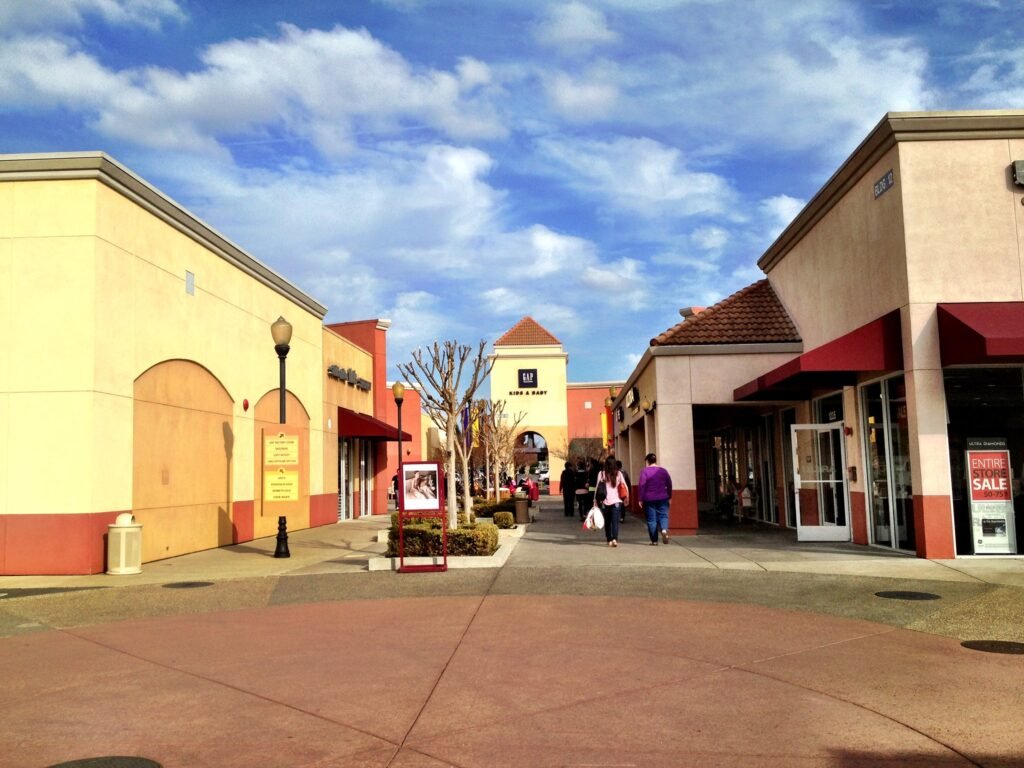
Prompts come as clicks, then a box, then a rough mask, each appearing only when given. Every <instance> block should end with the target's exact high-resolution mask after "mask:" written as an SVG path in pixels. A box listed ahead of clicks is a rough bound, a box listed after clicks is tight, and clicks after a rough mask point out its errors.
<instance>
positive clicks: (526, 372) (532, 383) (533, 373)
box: [519, 368, 537, 389]
mask: <svg viewBox="0 0 1024 768" xmlns="http://www.w3.org/2000/svg"><path fill="white" fill-rule="evenodd" d="M519 388H520V389H536V388H537V369H536V368H520V369H519Z"/></svg>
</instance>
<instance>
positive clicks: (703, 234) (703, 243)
mask: <svg viewBox="0 0 1024 768" xmlns="http://www.w3.org/2000/svg"><path fill="white" fill-rule="evenodd" d="M690 239H691V240H692V241H693V243H694V244H695V245H696V246H697V247H698V248H700V249H701V250H703V251H720V250H722V248H723V246H725V244H726V243H728V242H729V231H728V230H726V229H722V227H699V228H697V229H695V230H694V231H693V232H692V233H691V235H690Z"/></svg>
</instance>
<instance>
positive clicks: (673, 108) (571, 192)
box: [0, 0, 1024, 381]
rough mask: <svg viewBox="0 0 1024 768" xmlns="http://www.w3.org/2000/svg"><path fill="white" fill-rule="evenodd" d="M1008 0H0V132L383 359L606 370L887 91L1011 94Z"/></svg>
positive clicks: (756, 240)
mask: <svg viewBox="0 0 1024 768" xmlns="http://www.w3.org/2000/svg"><path fill="white" fill-rule="evenodd" d="M1021 18H1024V3H1022V2H1021V0H948V1H947V0H932V2H898V1H896V0H893V1H891V2H871V1H870V0H862V1H861V2H840V1H839V0H828V1H823V2H791V1H789V0H779V1H773V0H768V1H766V2H729V1H726V0H723V1H721V2H717V1H715V0H594V1H593V2H582V1H580V2H576V1H572V2H540V1H538V0H460V1H459V2H456V1H454V0H344V1H343V2H342V1H340V0H310V1H307V2H304V1H303V0H294V1H293V2H289V3H282V2H261V1H260V0H247V1H246V2H244V3H242V2H210V1H207V0H203V1H202V2H200V0H0V105H2V108H0V136H2V139H3V144H2V151H3V152H9V153H15V152H56V151H81V150H95V149H99V150H102V151H105V152H107V153H109V154H110V155H112V156H113V157H115V158H116V159H118V160H119V161H121V162H122V163H124V164H126V165H127V166H128V167H129V168H131V169H132V170H133V171H135V172H136V173H138V174H139V175H141V176H142V177H143V178H145V179H146V180H147V181H149V182H150V183H152V184H153V185H155V186H156V187H157V188H159V189H160V190H161V191H163V192H164V193H165V194H167V195H169V196H170V197H172V198H174V199H175V200H177V201H178V202H180V203H182V204H183V205H185V206H186V207H187V208H189V209H190V210H191V211H192V212H193V213H195V214H196V215H198V216H199V217H200V218H202V219H204V220H205V221H206V222H207V223H209V224H210V225H211V226H213V227H214V228H216V229H217V230H219V231H220V232H222V233H223V234H225V235H226V236H228V237H229V238H231V239H232V240H234V241H235V242H236V243H237V244H238V245H240V246H241V247H242V248H244V249H245V250H247V251H248V252H249V253H251V254H252V255H254V256H255V257H256V258H258V259H260V260H262V261H264V262H265V263H267V264H269V265H270V266H272V267H273V268H275V269H276V270H278V271H279V272H281V273H282V274H283V275H285V276H286V277H287V278H289V279H290V280H291V281H292V282H294V283H296V284H297V285H298V286H300V287H301V288H303V289H304V290H306V291H307V292H309V293H310V294H312V295H313V296H314V297H316V298H317V299H318V300H320V301H321V302H322V303H324V304H326V305H327V306H328V307H329V313H328V316H327V321H328V322H335V321H343V320H355V319H362V318H367V317H388V318H391V320H392V322H393V325H392V328H391V331H390V333H389V339H390V342H389V343H390V350H389V353H390V362H391V364H392V371H391V372H390V374H391V375H394V363H396V362H399V361H405V360H408V359H409V352H410V350H412V349H413V348H415V347H417V346H422V345H425V344H429V343H431V342H432V341H433V340H435V339H449V338H455V339H459V340H460V341H463V342H466V343H470V344H475V343H476V342H477V341H478V340H479V339H486V340H488V341H489V342H490V341H493V340H494V339H495V338H497V336H498V335H500V334H501V333H503V332H504V331H505V330H507V329H508V328H509V327H511V326H512V324H513V323H515V322H516V321H517V320H519V318H520V317H522V316H523V315H526V314H530V315H532V316H533V317H534V318H535V319H536V320H537V321H538V322H540V323H541V324H542V325H544V326H545V327H546V328H548V329H549V330H550V331H551V332H552V333H554V334H555V335H556V336H558V337H559V338H560V339H561V340H562V342H563V344H564V345H565V347H566V350H567V351H568V352H569V356H570V363H569V376H570V380H571V381H596V380H609V379H621V378H625V377H626V376H627V375H628V374H629V372H630V371H631V370H632V369H633V367H634V365H635V363H636V361H637V359H638V358H639V356H640V354H642V352H643V350H644V349H645V348H646V345H647V342H648V340H649V339H650V338H651V337H652V336H655V335H657V334H658V333H660V332H662V331H663V330H665V329H666V328H668V327H670V326H672V325H674V324H675V323H676V322H677V321H678V320H679V319H680V318H679V315H678V310H679V308H680V307H685V306H691V305H708V304H711V303H714V302H716V301H718V300H720V299H721V298H724V297H725V296H727V295H729V294H730V293H732V292H734V291H736V290H738V289H739V288H741V287H743V286H744V285H748V284H749V283H751V282H753V281H755V280H757V279H759V278H760V277H761V276H762V275H761V273H760V271H759V270H758V269H757V267H756V261H757V259H758V257H759V256H760V255H761V254H762V253H763V252H764V250H765V249H766V248H767V247H768V245H770V244H771V242H772V240H773V239H774V238H775V237H776V236H777V235H778V233H779V232H780V231H781V230H782V228H783V227H784V226H785V225H786V224H787V223H788V222H789V221H790V220H791V219H792V218H793V216H794V215H795V214H796V213H797V212H798V211H799V210H800V208H801V207H802V206H803V204H804V203H805V202H806V201H807V200H808V199H810V197H811V196H813V194H814V193H815V192H816V191H817V190H818V189H819V188H820V186H821V185H822V184H823V183H824V181H825V180H826V179H827V178H828V177H829V176H830V175H831V174H832V173H833V172H834V171H835V170H836V168H837V167H838V165H839V164H840V163H841V162H842V161H843V160H844V159H845V158H846V157H847V156H848V155H849V153H850V152H851V151H852V150H853V148H854V147H855V146H856V145H857V144H858V143H859V142H860V140H861V139H862V138H863V137H864V136H865V135H866V134H867V133H868V132H869V131H870V130H871V128H872V127H873V126H874V125H875V124H876V123H877V122H878V121H879V120H880V119H881V118H882V116H883V115H884V114H885V113H886V112H888V111H912V110H946V109H1003V108H1020V107H1021V106H1024V43H1022V42H1021V35H1020V29H1021Z"/></svg>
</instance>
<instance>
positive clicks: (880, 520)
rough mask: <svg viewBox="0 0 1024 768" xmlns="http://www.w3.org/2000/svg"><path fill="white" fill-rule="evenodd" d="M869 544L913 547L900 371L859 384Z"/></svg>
mask: <svg viewBox="0 0 1024 768" xmlns="http://www.w3.org/2000/svg"><path fill="white" fill-rule="evenodd" d="M861 401H862V403H863V412H864V436H865V438H866V440H865V451H866V458H867V478H866V480H867V489H868V500H867V501H868V521H869V529H870V530H869V536H870V538H871V541H872V543H874V544H879V545H881V546H885V547H892V548H893V549H904V550H909V551H913V550H914V549H915V547H916V538H915V535H914V504H913V499H914V490H913V481H912V478H911V473H910V432H909V429H908V427H907V389H906V381H905V380H904V378H903V375H902V374H900V375H899V376H894V377H892V378H889V379H883V380H882V381H876V382H873V383H871V384H866V385H865V386H863V387H861Z"/></svg>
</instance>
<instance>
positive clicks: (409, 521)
mask: <svg viewBox="0 0 1024 768" xmlns="http://www.w3.org/2000/svg"><path fill="white" fill-rule="evenodd" d="M443 522H446V518H440V517H419V516H414V515H406V516H405V527H406V528H408V527H409V526H410V525H425V526H427V527H430V528H440V527H441V523H443ZM391 528H392V530H396V531H397V530H398V513H397V512H392V513H391Z"/></svg>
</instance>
